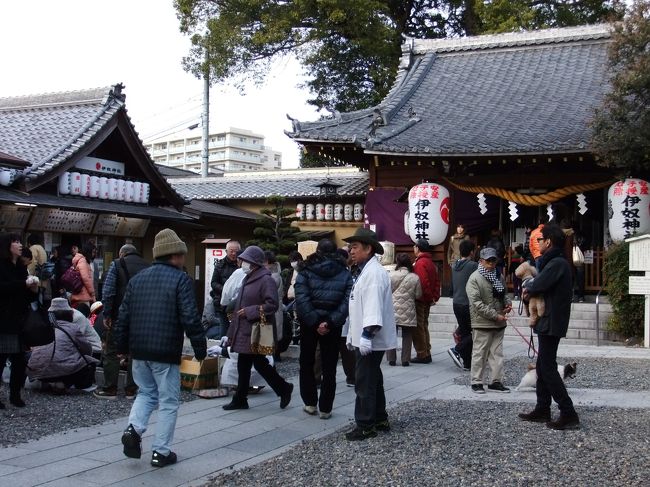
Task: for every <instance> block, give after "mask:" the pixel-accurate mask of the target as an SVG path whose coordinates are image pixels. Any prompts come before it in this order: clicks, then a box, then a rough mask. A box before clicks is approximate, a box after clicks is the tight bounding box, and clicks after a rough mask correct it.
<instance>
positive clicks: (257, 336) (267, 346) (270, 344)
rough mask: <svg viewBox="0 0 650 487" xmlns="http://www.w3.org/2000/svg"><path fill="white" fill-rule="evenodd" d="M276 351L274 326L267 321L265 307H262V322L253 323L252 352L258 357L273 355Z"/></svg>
mask: <svg viewBox="0 0 650 487" xmlns="http://www.w3.org/2000/svg"><path fill="white" fill-rule="evenodd" d="M274 351H275V339H274V338H273V325H272V324H270V323H268V322H267V321H266V314H264V307H263V306H260V320H259V321H256V322H255V323H253V328H252V330H251V352H252V353H256V354H258V355H273V352H274Z"/></svg>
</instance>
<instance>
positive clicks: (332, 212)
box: [296, 203, 363, 222]
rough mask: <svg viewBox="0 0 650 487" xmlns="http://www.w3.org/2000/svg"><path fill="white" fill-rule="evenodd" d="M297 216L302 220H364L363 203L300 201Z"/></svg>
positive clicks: (297, 206)
mask: <svg viewBox="0 0 650 487" xmlns="http://www.w3.org/2000/svg"><path fill="white" fill-rule="evenodd" d="M296 218H298V219H299V220H301V221H336V222H342V221H346V222H352V221H355V222H362V221H363V205H362V204H361V203H356V204H354V205H353V204H351V203H348V204H346V205H343V204H340V203H337V204H331V203H326V204H325V203H316V204H314V203H307V204H304V203H298V204H297V205H296Z"/></svg>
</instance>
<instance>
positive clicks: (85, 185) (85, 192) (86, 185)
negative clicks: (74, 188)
mask: <svg viewBox="0 0 650 487" xmlns="http://www.w3.org/2000/svg"><path fill="white" fill-rule="evenodd" d="M80 195H81V196H90V176H89V175H88V174H82V175H81V193H80Z"/></svg>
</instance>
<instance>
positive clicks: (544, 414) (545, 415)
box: [519, 408, 551, 423]
mask: <svg viewBox="0 0 650 487" xmlns="http://www.w3.org/2000/svg"><path fill="white" fill-rule="evenodd" d="M519 419H522V420H523V421H530V422H533V423H547V422H549V421H550V420H551V410H550V409H537V408H535V409H533V410H532V411H531V412H529V413H519Z"/></svg>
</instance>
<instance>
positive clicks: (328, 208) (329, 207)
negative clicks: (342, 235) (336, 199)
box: [325, 203, 334, 222]
mask: <svg viewBox="0 0 650 487" xmlns="http://www.w3.org/2000/svg"><path fill="white" fill-rule="evenodd" d="M325 220H326V221H328V222H331V221H332V220H334V205H333V204H331V203H327V204H326V205H325Z"/></svg>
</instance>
